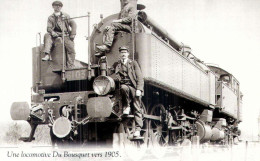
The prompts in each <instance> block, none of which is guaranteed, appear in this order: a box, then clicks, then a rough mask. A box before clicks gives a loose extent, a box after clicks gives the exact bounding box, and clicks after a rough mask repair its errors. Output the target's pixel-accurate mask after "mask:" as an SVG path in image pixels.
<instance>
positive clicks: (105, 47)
mask: <svg viewBox="0 0 260 161" xmlns="http://www.w3.org/2000/svg"><path fill="white" fill-rule="evenodd" d="M97 49H98V50H99V51H101V52H107V51H109V50H110V48H109V47H108V46H107V45H98V46H97Z"/></svg>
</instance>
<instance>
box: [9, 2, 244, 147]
mask: <svg viewBox="0 0 260 161" xmlns="http://www.w3.org/2000/svg"><path fill="white" fill-rule="evenodd" d="M143 8H144V6H143V5H137V9H138V15H137V16H136V18H134V19H133V20H132V30H131V32H124V31H120V32H117V33H116V35H115V40H114V42H113V46H112V47H111V50H110V51H109V52H108V53H106V54H105V55H104V56H102V57H97V56H96V45H97V44H101V43H102V38H103V32H102V31H104V29H105V27H106V26H109V25H110V24H111V22H112V21H113V20H115V19H117V18H118V14H114V15H111V16H108V17H106V18H104V19H103V18H102V19H101V21H100V22H99V23H98V24H97V25H95V28H94V30H93V32H92V34H91V36H90V37H89V53H88V54H89V62H88V63H84V62H81V61H78V60H76V61H75V66H76V67H75V68H73V69H67V68H66V65H65V64H66V63H65V62H66V55H65V54H64V52H63V44H62V39H56V42H55V47H54V48H53V50H52V52H51V57H52V60H51V61H47V62H44V61H41V59H42V58H43V57H44V54H43V53H42V52H41V50H42V48H43V46H42V45H40V46H37V47H34V48H33V49H32V58H33V59H32V69H33V72H32V78H33V85H32V94H31V108H29V105H28V103H26V102H14V103H13V104H12V107H11V117H12V119H13V120H25V121H27V122H28V123H29V124H30V125H31V133H30V136H29V137H26V138H21V139H22V140H24V141H32V140H33V136H34V132H35V130H36V128H37V126H38V125H48V126H49V127H50V136H51V140H52V143H53V144H55V143H56V144H63V143H69V144H72V143H77V144H78V143H79V144H86V145H87V144H91V143H100V144H101V143H105V144H109V145H113V146H116V145H119V146H121V145H125V144H128V143H130V144H131V143H137V142H138V143H141V144H144V145H148V144H149V145H159V146H168V145H178V144H182V143H183V142H187V141H188V142H190V143H193V142H195V143H196V142H197V143H198V142H200V143H212V144H213V143H217V144H232V143H233V140H234V138H236V137H238V136H239V135H240V130H239V129H238V124H239V123H240V122H241V121H242V96H243V95H242V93H241V92H240V84H239V82H238V80H237V79H236V78H235V77H234V76H233V75H232V74H231V73H229V72H227V71H226V70H224V69H222V68H220V67H218V66H214V65H206V64H204V63H203V62H202V61H200V60H199V59H198V58H196V57H195V56H194V55H193V54H192V53H191V48H190V47H188V46H187V45H184V44H182V43H179V42H178V41H177V40H175V39H174V37H173V36H171V35H170V34H169V33H168V32H167V31H166V30H164V29H163V28H162V27H161V26H160V25H159V24H157V23H156V22H155V21H154V20H152V19H151V18H150V17H149V16H148V15H147V14H146V13H145V12H144V11H143ZM120 46H129V48H130V58H131V59H133V60H136V61H137V62H138V63H139V65H140V67H141V70H142V73H143V76H144V81H145V86H144V96H143V97H142V110H143V122H144V126H143V128H142V131H141V137H140V138H135V137H133V133H134V129H135V122H134V116H133V114H130V115H128V116H124V115H123V109H122V99H121V95H120V91H119V87H118V85H117V84H116V83H115V82H114V80H113V79H112V78H111V77H110V73H111V71H112V70H113V69H112V65H113V64H114V63H115V62H116V61H118V58H119V53H118V48H119V47H120Z"/></svg>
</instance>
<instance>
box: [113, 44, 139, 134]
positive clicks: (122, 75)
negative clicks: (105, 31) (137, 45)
mask: <svg viewBox="0 0 260 161" xmlns="http://www.w3.org/2000/svg"><path fill="white" fill-rule="evenodd" d="M119 52H120V60H119V61H118V62H116V63H115V64H114V65H113V67H114V69H115V73H114V74H112V75H111V77H112V78H113V79H115V81H119V83H120V92H121V95H122V101H123V109H124V111H123V114H124V115H128V114H129V113H130V111H131V108H130V103H131V101H132V102H133V106H134V107H133V108H134V116H135V122H136V129H135V133H134V136H135V137H139V136H140V131H141V128H142V126H143V121H142V109H141V97H142V94H143V91H144V79H143V75H142V71H141V69H140V67H139V65H138V63H137V62H136V61H134V60H130V59H129V58H128V56H129V49H128V48H127V47H125V46H122V47H120V48H119Z"/></svg>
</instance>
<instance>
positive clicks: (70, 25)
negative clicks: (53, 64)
mask: <svg viewBox="0 0 260 161" xmlns="http://www.w3.org/2000/svg"><path fill="white" fill-rule="evenodd" d="M62 6H63V4H62V3H61V2H60V1H54V2H53V3H52V7H53V9H54V13H53V14H52V15H50V16H49V18H48V22H47V33H46V34H45V35H44V49H43V52H44V53H45V54H46V55H45V57H44V58H42V60H43V61H48V60H50V55H49V54H50V51H51V48H52V45H53V43H54V41H55V39H57V38H62V28H64V46H65V49H66V53H67V67H68V68H73V67H74V60H75V54H76V53H75V49H74V42H73V40H74V38H75V35H76V28H77V25H76V23H75V22H74V21H73V20H71V19H70V16H69V15H68V14H66V13H64V12H61V8H62ZM63 21H64V22H63Z"/></svg>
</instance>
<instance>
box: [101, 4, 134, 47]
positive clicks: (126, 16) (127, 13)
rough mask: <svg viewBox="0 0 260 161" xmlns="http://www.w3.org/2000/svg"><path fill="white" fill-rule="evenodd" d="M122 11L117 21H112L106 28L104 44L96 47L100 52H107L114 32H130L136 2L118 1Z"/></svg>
mask: <svg viewBox="0 0 260 161" xmlns="http://www.w3.org/2000/svg"><path fill="white" fill-rule="evenodd" d="M120 1H121V6H122V9H121V11H120V14H119V19H117V20H113V22H112V24H111V26H107V27H106V31H105V32H104V38H103V40H104V42H103V43H104V44H103V45H99V46H97V49H98V50H99V51H101V52H106V51H109V50H110V48H111V46H112V44H113V40H114V35H115V32H116V31H126V32H131V24H132V19H133V18H135V16H136V14H137V0H120Z"/></svg>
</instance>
